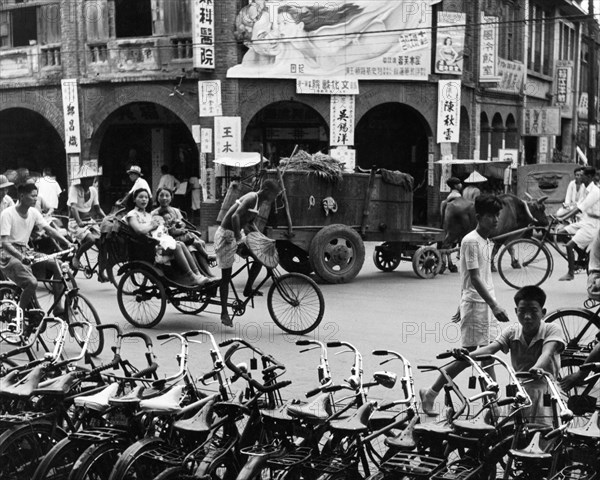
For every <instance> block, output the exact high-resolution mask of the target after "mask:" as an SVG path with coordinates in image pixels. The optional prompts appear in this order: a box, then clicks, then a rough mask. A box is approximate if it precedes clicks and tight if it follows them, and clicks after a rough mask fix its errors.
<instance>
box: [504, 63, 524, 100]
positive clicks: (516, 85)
mask: <svg viewBox="0 0 600 480" xmlns="http://www.w3.org/2000/svg"><path fill="white" fill-rule="evenodd" d="M524 76H525V67H524V66H523V64H522V63H520V62H511V61H510V60H504V59H503V58H500V57H498V77H500V82H499V83H498V88H497V89H498V90H503V91H505V92H511V93H514V94H519V93H520V92H521V88H522V87H523V78H524Z"/></svg>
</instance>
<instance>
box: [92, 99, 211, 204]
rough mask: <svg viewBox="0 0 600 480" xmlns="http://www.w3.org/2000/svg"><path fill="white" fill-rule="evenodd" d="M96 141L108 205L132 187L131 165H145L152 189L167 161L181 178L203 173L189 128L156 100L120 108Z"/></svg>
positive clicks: (143, 166)
mask: <svg viewBox="0 0 600 480" xmlns="http://www.w3.org/2000/svg"><path fill="white" fill-rule="evenodd" d="M92 144H93V145H95V150H96V151H97V155H98V161H99V164H100V165H101V166H102V167H103V170H104V172H103V176H102V189H103V195H102V204H103V205H105V206H106V207H107V208H109V207H110V205H112V202H114V201H115V200H116V199H118V198H120V197H121V196H122V195H123V194H124V193H125V192H126V191H127V190H128V189H129V182H128V177H127V175H126V174H125V171H126V169H127V168H128V167H129V166H130V165H134V164H135V165H139V166H140V167H142V172H143V173H144V177H145V178H146V180H147V181H148V183H149V184H150V186H151V187H152V189H155V188H156V186H157V184H158V180H159V178H160V167H161V165H163V164H164V165H167V166H168V167H169V169H170V171H171V173H172V174H173V175H175V176H176V177H178V178H179V180H184V179H187V178H189V177H190V176H192V175H196V176H197V175H198V174H199V172H198V169H199V164H198V149H197V147H196V144H195V142H194V139H193V137H192V134H191V132H190V130H189V128H188V127H187V125H186V124H185V123H184V122H183V121H182V120H181V119H180V118H179V117H178V116H177V115H175V113H173V112H172V111H171V110H169V109H167V108H165V107H163V106H161V105H158V104H155V103H151V102H135V103H130V104H127V105H124V106H122V107H120V108H118V109H117V110H115V111H114V112H112V113H111V114H110V115H109V116H108V117H107V118H106V119H105V120H104V121H103V122H102V124H101V126H100V127H99V129H98V131H97V132H96V134H95V138H94V139H93V140H92ZM92 150H94V148H93V149H92ZM92 155H94V153H93V152H92Z"/></svg>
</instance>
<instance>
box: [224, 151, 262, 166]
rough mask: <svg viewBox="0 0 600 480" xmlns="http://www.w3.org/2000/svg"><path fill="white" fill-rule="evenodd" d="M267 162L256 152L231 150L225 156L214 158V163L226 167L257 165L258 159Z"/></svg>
mask: <svg viewBox="0 0 600 480" xmlns="http://www.w3.org/2000/svg"><path fill="white" fill-rule="evenodd" d="M261 160H262V161H263V162H267V161H268V160H267V159H266V158H265V157H263V156H262V155H261V154H260V153H258V152H232V153H228V154H227V156H224V157H219V158H218V159H215V163H218V164H219V165H224V166H226V167H235V168H247V167H254V166H255V165H258V164H259V163H260V161H261Z"/></svg>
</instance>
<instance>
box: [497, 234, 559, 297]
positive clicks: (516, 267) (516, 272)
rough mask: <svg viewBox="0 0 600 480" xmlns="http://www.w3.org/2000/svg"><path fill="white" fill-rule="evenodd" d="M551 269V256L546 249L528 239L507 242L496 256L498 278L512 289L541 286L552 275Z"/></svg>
mask: <svg viewBox="0 0 600 480" xmlns="http://www.w3.org/2000/svg"><path fill="white" fill-rule="evenodd" d="M511 252H512V255H511ZM552 268H553V263H552V255H551V254H550V252H549V251H548V248H547V247H546V246H545V245H544V244H542V243H540V242H538V241H537V240H533V239H530V238H519V239H517V240H513V241H512V242H509V243H508V244H506V245H505V246H504V247H503V248H502V251H501V252H500V255H499V256H498V273H499V274H500V278H502V280H504V283H506V284H507V285H509V286H511V287H512V288H521V287H524V286H525V285H541V284H542V283H544V281H546V279H547V278H548V277H549V276H550V274H551V273H552Z"/></svg>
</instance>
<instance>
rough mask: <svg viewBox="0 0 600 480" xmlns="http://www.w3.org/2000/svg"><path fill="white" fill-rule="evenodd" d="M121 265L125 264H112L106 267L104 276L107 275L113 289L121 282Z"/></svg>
mask: <svg viewBox="0 0 600 480" xmlns="http://www.w3.org/2000/svg"><path fill="white" fill-rule="evenodd" d="M123 265H125V262H112V263H109V265H108V267H107V268H106V275H108V279H109V280H110V283H112V284H113V285H114V286H115V288H117V287H118V286H119V280H121V275H119V270H120V269H121V267H122V266H123Z"/></svg>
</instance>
